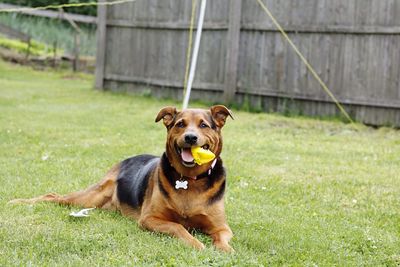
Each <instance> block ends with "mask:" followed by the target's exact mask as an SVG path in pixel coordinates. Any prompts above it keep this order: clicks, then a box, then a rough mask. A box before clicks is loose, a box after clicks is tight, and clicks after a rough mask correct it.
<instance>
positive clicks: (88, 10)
mask: <svg viewBox="0 0 400 267" xmlns="http://www.w3.org/2000/svg"><path fill="white" fill-rule="evenodd" d="M2 2H4V3H9V4H14V5H19V6H30V7H41V6H48V5H59V4H73V3H84V2H88V1H79V0H3V1H2ZM93 2H97V1H95V0H93ZM65 11H66V12H70V13H76V14H82V15H90V16H96V14H97V7H96V6H84V7H70V8H65Z"/></svg>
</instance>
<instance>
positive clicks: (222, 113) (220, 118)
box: [210, 105, 234, 128]
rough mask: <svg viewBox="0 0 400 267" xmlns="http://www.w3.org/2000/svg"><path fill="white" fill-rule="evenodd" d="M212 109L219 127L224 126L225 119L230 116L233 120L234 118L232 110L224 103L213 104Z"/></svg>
mask: <svg viewBox="0 0 400 267" xmlns="http://www.w3.org/2000/svg"><path fill="white" fill-rule="evenodd" d="M210 111H211V116H212V117H213V119H214V121H215V124H217V126H218V127H219V128H222V127H223V126H224V125H225V120H226V118H227V117H228V116H229V117H231V118H232V120H233V119H234V118H233V115H232V112H231V111H230V110H229V109H227V108H226V107H225V106H223V105H217V106H212V107H211V108H210Z"/></svg>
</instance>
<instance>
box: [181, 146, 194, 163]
mask: <svg viewBox="0 0 400 267" xmlns="http://www.w3.org/2000/svg"><path fill="white" fill-rule="evenodd" d="M181 156H182V159H183V160H184V161H186V162H192V161H193V160H194V158H193V156H192V150H191V149H190V148H183V149H182V155H181Z"/></svg>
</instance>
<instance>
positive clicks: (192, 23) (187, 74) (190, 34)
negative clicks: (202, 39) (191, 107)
mask: <svg viewBox="0 0 400 267" xmlns="http://www.w3.org/2000/svg"><path fill="white" fill-rule="evenodd" d="M196 6H197V0H192V17H191V18H190V28H189V43H188V47H187V50H186V67H185V80H184V81H183V97H185V95H186V90H187V82H188V78H189V66H190V57H191V53H192V45H193V28H194V18H195V16H196Z"/></svg>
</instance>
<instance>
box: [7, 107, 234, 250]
mask: <svg viewBox="0 0 400 267" xmlns="http://www.w3.org/2000/svg"><path fill="white" fill-rule="evenodd" d="M227 117H231V118H232V119H233V115H232V113H231V111H230V110H229V109H227V108H226V107H225V106H222V105H216V106H212V107H211V108H210V109H209V110H204V109H185V110H183V111H177V109H176V108H175V107H165V108H162V109H161V110H160V111H159V113H158V115H157V117H156V119H155V121H156V122H159V121H161V120H163V123H164V125H165V127H166V128H167V142H166V150H165V152H164V153H163V155H162V156H161V157H156V156H152V155H138V156H134V157H131V158H128V159H125V160H124V161H122V162H120V163H118V164H116V165H115V166H114V167H112V168H111V170H110V171H109V172H108V173H107V174H106V175H105V177H104V178H103V179H102V180H101V181H100V182H99V183H97V184H95V185H92V186H90V187H89V188H87V189H85V190H82V191H79V192H73V193H70V194H67V195H65V196H61V195H58V194H55V193H50V194H46V195H43V196H39V197H36V198H32V199H16V200H13V201H11V202H12V203H30V204H33V203H37V202H42V201H47V202H55V203H59V204H63V205H78V206H82V207H85V208H92V207H96V208H102V209H108V210H115V211H120V212H121V213H122V215H124V216H127V217H130V218H133V219H135V220H137V222H138V224H139V226H140V227H142V228H144V229H147V230H150V231H155V232H160V233H165V234H168V235H171V236H174V237H177V238H179V239H180V240H182V241H183V242H184V243H185V244H187V245H189V246H191V247H193V248H196V249H199V250H201V249H204V248H205V246H204V244H203V243H201V242H200V241H199V240H198V239H196V238H195V237H194V236H193V235H191V234H190V232H189V231H190V230H192V229H198V230H200V231H202V232H203V233H205V234H207V235H209V236H211V238H212V240H213V244H214V246H215V247H216V248H217V249H219V250H222V251H225V252H233V248H232V247H231V246H230V245H229V241H230V239H231V238H232V236H233V234H232V231H231V229H230V227H229V226H228V224H227V222H226V216H225V208H224V198H223V197H224V192H225V187H226V175H225V169H224V167H223V165H222V160H221V158H220V154H221V150H222V136H221V129H222V127H223V126H224V125H225V121H226V119H227ZM193 146H200V147H202V148H204V149H207V150H209V151H211V152H213V153H214V154H215V160H214V161H212V162H209V163H205V164H201V165H198V164H197V163H195V161H194V160H193V157H192V155H191V148H192V147H193Z"/></svg>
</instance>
